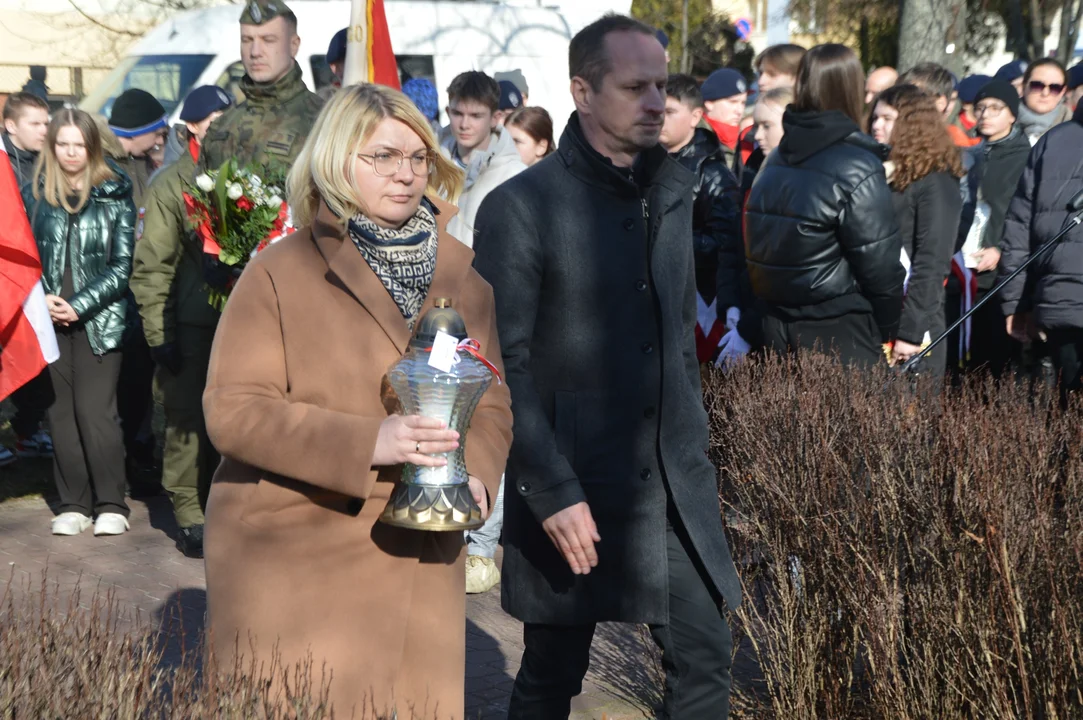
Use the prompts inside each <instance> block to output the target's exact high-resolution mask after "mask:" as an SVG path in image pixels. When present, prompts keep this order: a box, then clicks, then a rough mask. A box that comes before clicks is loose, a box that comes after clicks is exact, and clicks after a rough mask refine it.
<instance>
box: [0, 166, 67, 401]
mask: <svg viewBox="0 0 1083 720" xmlns="http://www.w3.org/2000/svg"><path fill="white" fill-rule="evenodd" d="M40 281H41V260H40V258H39V257H38V247H37V245H36V244H35V242H34V236H33V234H32V233H31V231H30V222H29V221H28V220H27V217H26V212H25V211H24V210H23V201H22V197H21V196H20V195H19V186H18V183H17V182H16V180H15V173H14V171H13V170H12V168H11V163H10V161H9V160H8V156H7V153H5V152H2V151H0V399H3V398H6V397H7V396H8V395H10V394H11V393H13V392H14V391H15V390H18V389H19V388H20V387H22V386H23V385H24V384H26V383H27V382H29V381H30V380H33V379H34V378H35V377H37V376H38V374H39V373H40V372H41V371H42V370H43V369H45V366H46V365H47V364H48V362H51V361H54V360H56V358H57V355H58V354H59V353H57V352H56V335H55V334H53V329H52V323H51V321H50V320H49V311H48V308H46V306H45V295H44V293H43V292H42V290H41V284H40Z"/></svg>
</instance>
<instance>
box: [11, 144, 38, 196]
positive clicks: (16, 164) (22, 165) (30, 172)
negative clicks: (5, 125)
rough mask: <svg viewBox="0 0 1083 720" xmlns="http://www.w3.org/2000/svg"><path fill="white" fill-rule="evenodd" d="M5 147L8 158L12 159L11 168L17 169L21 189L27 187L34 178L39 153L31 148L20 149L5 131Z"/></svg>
mask: <svg viewBox="0 0 1083 720" xmlns="http://www.w3.org/2000/svg"><path fill="white" fill-rule="evenodd" d="M2 137H3V138H4V149H5V150H7V153H8V159H9V160H11V169H12V170H14V171H15V180H16V182H18V183H19V189H20V190H21V189H22V188H24V187H26V186H27V185H29V184H30V181H31V180H33V179H34V163H36V162H37V161H38V153H36V152H31V151H30V150H20V149H19V148H17V147H15V143H13V142H11V138H10V137H8V134H7V133H3V134H2Z"/></svg>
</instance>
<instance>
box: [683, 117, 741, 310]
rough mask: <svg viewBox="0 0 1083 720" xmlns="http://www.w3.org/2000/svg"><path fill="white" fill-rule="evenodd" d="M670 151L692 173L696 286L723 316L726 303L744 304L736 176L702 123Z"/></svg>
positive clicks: (714, 136) (727, 305) (715, 140)
mask: <svg viewBox="0 0 1083 720" xmlns="http://www.w3.org/2000/svg"><path fill="white" fill-rule="evenodd" d="M672 157H673V159H674V160H676V161H677V162H679V163H680V164H681V165H683V166H684V167H685V168H686V169H688V170H691V171H692V172H693V173H695V175H696V189H695V202H694V204H693V206H692V244H693V247H694V248H695V254H696V290H697V291H698V292H699V294H700V296H701V297H702V298H703V300H704V302H706V303H707V304H708V305H710V303H711V302H712V301H713V300H714V299H715V298H716V297H717V298H718V307H719V314H720V315H721V316H722V317H725V314H726V310H727V309H729V308H731V307H737V308H740V307H742V305H743V304H742V303H741V299H740V292H739V284H740V279H741V273H742V272H744V267H745V254H744V248H743V247H741V211H740V207H739V196H738V193H739V190H738V188H737V178H736V177H734V175H733V173H732V172H730V170H729V168H728V167H726V158H725V154H724V152H723V147H722V143H721V142H720V141H719V140H718V136H717V135H715V134H714V133H713V132H711V131H710V130H708V129H706V128H696V132H695V134H694V135H693V136H692V141H691V142H690V143H688V144H687V145H685V146H684V147H683V148H681V149H680V150H678V151H677V152H675V153H673V155H672Z"/></svg>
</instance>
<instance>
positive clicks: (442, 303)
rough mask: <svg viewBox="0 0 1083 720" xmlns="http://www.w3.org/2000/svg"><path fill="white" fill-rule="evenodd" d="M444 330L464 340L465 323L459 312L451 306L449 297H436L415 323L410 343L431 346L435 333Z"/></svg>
mask: <svg viewBox="0 0 1083 720" xmlns="http://www.w3.org/2000/svg"><path fill="white" fill-rule="evenodd" d="M441 330H442V331H444V332H446V333H447V334H448V335H451V336H452V337H454V338H455V339H456V340H460V341H461V340H465V339H466V338H467V334H466V323H465V322H463V318H462V316H461V315H459V313H458V312H457V311H456V310H454V309H453V308H452V307H451V299H450V298H436V301H435V302H434V303H433V307H432V308H430V309H429V310H428V311H427V312H426V313H425V314H424V315H422V316H421V320H419V321H418V323H417V330H416V331H415V333H414V339H413V340H412V341H411V342H410V344H411V345H413V346H415V347H420V348H427V347H431V346H432V344H433V342H434V341H435V340H436V334H437V333H438V332H440V331H441Z"/></svg>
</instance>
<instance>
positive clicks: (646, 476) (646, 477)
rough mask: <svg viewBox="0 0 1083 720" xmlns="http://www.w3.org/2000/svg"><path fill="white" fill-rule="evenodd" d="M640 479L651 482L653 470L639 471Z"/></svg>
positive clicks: (644, 469)
mask: <svg viewBox="0 0 1083 720" xmlns="http://www.w3.org/2000/svg"><path fill="white" fill-rule="evenodd" d="M639 477H640V478H642V479H643V480H650V479H651V469H650V468H643V469H642V470H640V471H639Z"/></svg>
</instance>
